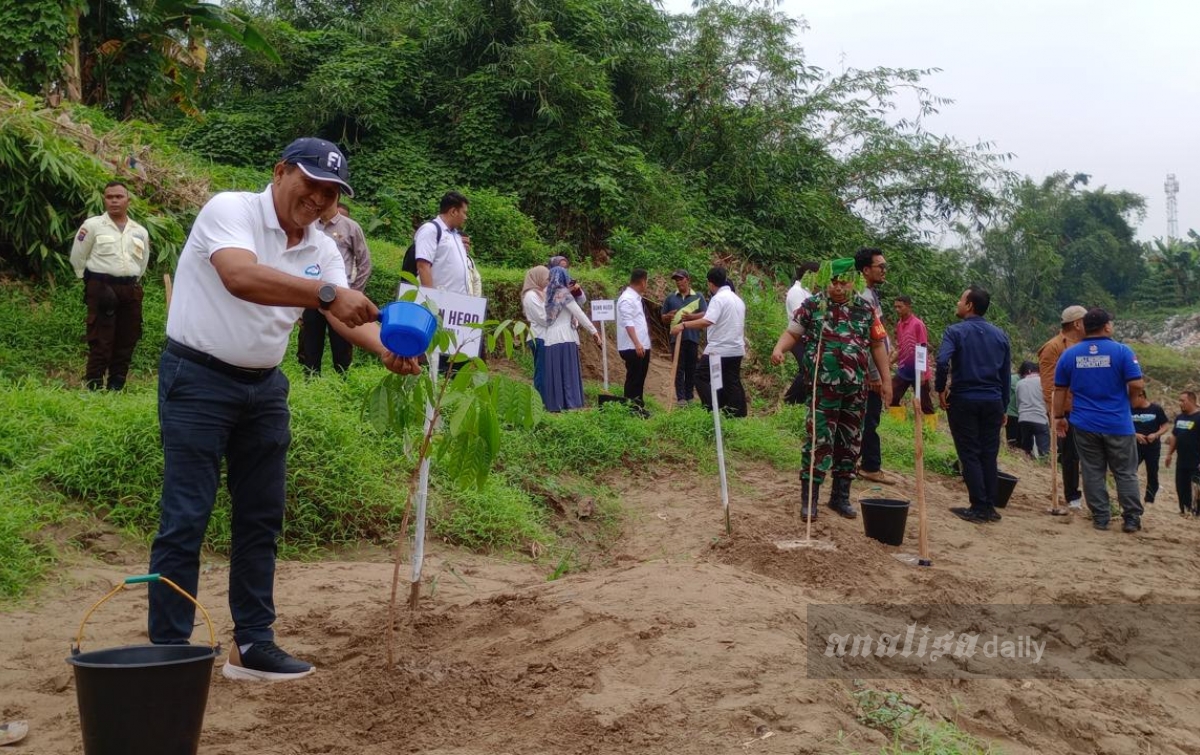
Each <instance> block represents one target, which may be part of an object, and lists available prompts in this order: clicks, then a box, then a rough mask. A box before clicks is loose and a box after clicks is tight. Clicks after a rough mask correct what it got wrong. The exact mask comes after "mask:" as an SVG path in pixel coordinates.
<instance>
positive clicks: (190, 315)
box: [149, 139, 419, 680]
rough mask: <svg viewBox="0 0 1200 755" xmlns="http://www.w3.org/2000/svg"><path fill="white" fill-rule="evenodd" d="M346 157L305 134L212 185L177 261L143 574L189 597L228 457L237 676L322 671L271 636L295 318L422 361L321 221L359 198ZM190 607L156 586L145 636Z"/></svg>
mask: <svg viewBox="0 0 1200 755" xmlns="http://www.w3.org/2000/svg"><path fill="white" fill-rule="evenodd" d="M348 179H349V173H348V171H347V168H346V158H345V156H344V155H343V154H342V152H341V150H339V149H338V148H337V147H336V146H334V145H333V144H332V143H330V142H327V141H324V140H322V139H298V140H296V141H295V142H293V143H292V144H291V145H290V146H288V148H287V149H286V150H284V152H283V156H282V157H281V158H280V161H279V163H277V164H276V165H275V170H274V175H273V176H272V180H271V185H270V186H268V187H267V189H266V191H264V192H262V193H261V194H255V193H252V192H226V193H222V194H217V195H216V196H215V197H213V198H212V199H211V200H209V202H208V203H207V204H206V205H205V206H204V208H203V209H201V210H200V214H199V215H198V216H197V217H196V222H195V224H194V225H193V226H192V232H191V234H190V235H189V236H188V240H187V243H186V244H185V245H184V247H183V251H182V252H181V253H180V256H179V267H178V268H177V270H176V273H175V291H174V296H173V298H172V299H171V307H170V311H169V312H168V313H167V347H166V350H165V351H164V352H163V355H162V359H161V361H160V363H159V372H158V396H159V399H158V415H159V424H160V427H161V435H162V443H163V456H164V461H165V466H164V470H163V492H162V499H161V506H162V515H161V520H160V523H159V529H158V535H157V536H156V537H155V539H154V545H153V548H152V549H151V553H150V571H151V572H152V573H157V574H161V575H163V576H164V577H168V578H170V579H171V580H172V581H174V582H175V583H176V584H178V585H179V586H180V587H182V588H183V589H184V590H186V591H187V592H188V593H190V594H192V595H195V594H196V590H197V587H198V584H199V576H200V575H199V572H200V546H201V543H202V541H203V539H204V531H205V529H206V528H207V526H208V519H209V515H210V514H211V513H212V507H213V503H214V501H215V499H216V493H217V484H218V482H219V480H220V469H221V461H222V459H224V460H225V463H226V466H227V477H228V480H227V482H228V487H229V490H230V492H231V494H232V506H233V532H232V544H231V552H232V558H231V560H230V568H229V609H230V612H231V614H232V616H233V622H234V629H233V637H234V647H233V648H232V649H231V650H230V654H229V660H228V661H227V662H226V663H225V666H224V668H223V673H224V675H225V676H226V677H229V678H231V679H266V680H280V679H294V678H298V677H301V676H306V675H308V674H310V673H312V671H313V666H312V665H311V664H309V663H307V662H305V661H302V660H299V659H297V658H293V657H292V656H291V655H289V654H288V653H287V652H286V651H284V650H283V649H282V648H280V647H279V646H278V645H276V644H275V641H274V640H275V637H274V632H273V631H272V629H271V625H272V624H273V623H274V621H275V603H274V586H275V584H274V583H275V542H276V539H277V538H278V537H279V533H280V531H281V529H282V526H283V510H284V498H285V491H284V485H285V478H286V473H287V470H286V467H285V462H286V457H287V450H288V444H289V443H290V441H291V429H290V423H289V420H290V413H289V411H288V404H287V397H288V381H287V378H286V377H285V376H284V374H283V373H282V372H280V370H279V363H280V362H281V361H282V360H283V355H284V352H285V350H286V349H287V345H288V339H289V336H290V335H291V332H292V326H293V325H294V324H295V322H296V320H297V319H298V318H299V317H300V313H301V312H302V311H303V309H304V308H305V307H313V306H315V307H317V308H318V309H319V310H320V311H322V312H323V313H324V314H325V317H326V319H327V320H328V321H329V324H330V325H331V326H332V327H333V329H334V330H335V331H337V332H338V333H339V334H340V335H341V336H342V337H343V338H345V339H346V340H348V341H350V342H351V343H353V344H355V345H356V346H359V347H361V348H363V349H365V350H367V351H370V352H372V353H375V354H378V355H379V356H380V358H381V359H382V360H383V363H384V365H385V366H386V367H387V368H388V369H389V370H391V371H393V372H397V373H400V374H417V373H418V372H419V367H418V366H417V363H416V361H415V360H411V359H401V358H399V357H397V356H395V355H394V354H391V353H390V352H388V351H387V350H386V349H385V348H384V346H383V344H382V343H381V342H380V340H379V325H378V323H376V322H375V320H376V318H377V317H378V314H379V310H378V309H377V308H376V307H375V305H374V304H372V303H371V301H370V299H368V298H367V297H366V296H364V295H363V294H362V293H361V292H359V291H355V290H353V289H351V288H348V287H347V284H346V270H345V264H344V263H343V261H342V256H341V254H340V253H338V250H337V245H336V244H335V243H334V241H333V239H331V238H329V237H328V236H326V235H325V234H324V233H322V232H321V231H320V230H319V229H318V228H317V226H316V220H317V218H318V217H320V215H321V214H322V213H323V212H325V211H326V210H327V209H328V208H329V207H330V205H332V204H334V203H335V202H337V200H338V196H339V193H340V191H345V192H346V193H347V195H349V196H353V193H352V191H351V189H350V185H349V184H348V183H347V181H348ZM194 619H195V609H194V607H193V605H192V603H191V602H190V601H187V600H185V599H184V598H182V597H181V596H179V595H177V594H176V593H175V592H173V591H172V590H170V589H169V588H167V587H166V586H165V585H162V584H152V585H151V587H150V617H149V628H150V641H151V642H154V643H156V644H183V643H186V642H187V641H188V638H189V637H191V634H192V625H193V622H194Z"/></svg>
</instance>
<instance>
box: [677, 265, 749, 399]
mask: <svg viewBox="0 0 1200 755" xmlns="http://www.w3.org/2000/svg"><path fill="white" fill-rule="evenodd" d="M708 293H709V300H708V309H706V310H705V311H704V316H703V317H700V318H697V319H695V320H688V321H686V322H681V323H679V324H678V325H676V326H675V327H674V328H672V329H671V333H672V334H675V335H678V334H680V333H682V332H683V331H684V330H690V329H701V330H703V329H707V330H708V345H707V346H705V348H704V356H702V357H701V358H700V363H699V364H698V365H696V393H698V394H699V395H700V402H701V403H702V404H704V408H705V409H709V410H711V409H712V382H711V380H712V379H711V377H710V370H711V369H712V368H711V367H710V366H709V363H710V362H711V360H713V359H720V360H721V385H722V387H721V388H720V389H719V390H718V391H717V406H718V408H720V409H721V410H722V411H724V412H725V413H726V414H730V415H732V416H734V417H745V416H746V391H745V389H744V388H743V387H742V357H744V356H746V303H745V302H743V301H742V300H741V298H740V297H739V296H738V295H737V294H735V293H734V292H733V284H731V283H730V282H729V277H728V275H727V274H726V272H725V268H723V267H714V268H712V269H711V270H709V271H708Z"/></svg>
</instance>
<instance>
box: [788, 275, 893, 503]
mask: <svg viewBox="0 0 1200 755" xmlns="http://www.w3.org/2000/svg"><path fill="white" fill-rule="evenodd" d="M822 282H824V283H826V286H825V289H824V291H822V292H821V293H818V294H816V295H814V296H813V297H811V298H810V299H808V300H807V301H805V302H804V304H803V305H801V307H800V309H799V311H798V312H797V314H796V315H795V316H794V317H793V318H792V319H791V321H790V322H788V327H787V330H785V331H784V332H783V333H782V334H781V335H780V336H779V341H778V343H776V344H775V349H774V351H773V352H772V353H771V363H772V364H776V365H778V364H782V363H783V360H784V355H785V354H787V353H788V352H790V351H791V350H792V347H793V346H795V345H796V344H800V345H801V347H802V348H803V350H804V354H805V359H804V361H803V370H804V372H805V380H806V381H808V384H809V385H812V378H813V369H814V367H813V366H814V364H815V365H817V368H816V378H817V386H816V391H815V395H814V396H813V397H812V399H811V403H810V404H809V417H808V421H806V422H805V430H806V436H807V437H806V440H805V445H804V449H803V456H802V459H803V466H802V467H801V469H800V480H801V483H802V485H801V501H802V505H801V512H802V515H803V517H804V518H805V519H806V520H807V519H810V518H813V519H815V518H816V516H817V500H818V490H819V488H820V485H821V482H822V481H823V480H824V478H825V475H826V474H827V473H830V472H832V475H833V489H832V490H831V491H830V494H829V507H830V508H832V509H833V510H834V511H836V512H838V513H839V514H841V515H842V516H844V517H847V518H854V517H856V516H858V512H857V511H855V510H854V507H853V506H851V505H850V483H851V481H852V480H853V479H854V468H855V465H856V464H857V463H858V457H859V452H860V450H861V448H862V420H863V413H864V412H865V410H866V405H867V404H866V402H867V364H868V360H869V359H873V360H874V361H875V366H876V367H877V368H878V369H879V372H880V374H887V369H888V356H887V347H886V345H885V338H886V337H887V336H886V333H885V332H884V329H883V325H882V324H881V323H880V322H879V318H878V317H877V316H876V315H875V311H874V310H873V309H872V307H871V304H870V302H868V301H867V300H866V299H864V298H863V297H862V296H860V295H859V294H858V293H857V292H856V287H858V286H861V279H860V278H859V275H858V273H857V272H855V270H854V260H853V259H839V260H834V261H832V262H826V263H824V265H823V266H822V269H821V270H820V271H819V272H818V273H817V277H816V280H815V283H816V284H817V285H820V284H821V283H822ZM882 391H883V400H884V402H890V400H891V395H890V394H891V386H890V385H888V383H887V381H884V383H883V387H882ZM814 430H815V433H814ZM814 434H815V436H816V437H815V439H814V438H813V435H814ZM814 440H815V443H814ZM814 446H815V451H814ZM814 452H815V454H816V458H815V461H814V460H813V459H812V458H811V455H812V454H813V453H814ZM810 469H812V470H813V471H812V479H811V480H810V479H809V474H810V472H809V470H810Z"/></svg>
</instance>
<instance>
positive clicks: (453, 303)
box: [397, 283, 487, 357]
mask: <svg viewBox="0 0 1200 755" xmlns="http://www.w3.org/2000/svg"><path fill="white" fill-rule="evenodd" d="M412 288H413V287H412V286H410V285H409V284H407V283H401V284H400V290H399V291H398V292H397V294H403V293H404V292H406V291H411V290H412ZM426 299H429V300H431V301H432V302H433V303H434V304H436V305H437V308H438V316H439V317H440V318H441V321H442V327H443V328H446V329H447V330H450V331H453V332H454V338H455V341H456V342H457V346H456V347H455V348H458V349H459V350H460V352H461V353H463V354H465V355H466V356H468V357H477V356H479V347H480V345H481V344H482V343H483V331H482V330H480V329H479V328H473V327H470V326H471V325H472V324H475V325H477V324H479V323H481V322H483V318H484V316H485V314H486V313H487V299H484V298H482V297H478V296H467V295H466V294H455V293H451V292H449V291H442V290H440V289H435V288H425V287H424V286H422V287H421V288H419V289H417V299H416V301H417V303H418V304H421V303H423V302H424V301H425V300H426ZM460 347H461V348H460Z"/></svg>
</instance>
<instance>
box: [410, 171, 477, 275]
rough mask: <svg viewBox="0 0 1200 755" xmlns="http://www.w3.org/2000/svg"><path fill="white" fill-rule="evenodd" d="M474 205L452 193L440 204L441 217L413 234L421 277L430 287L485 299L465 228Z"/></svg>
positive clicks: (439, 214)
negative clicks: (470, 208)
mask: <svg viewBox="0 0 1200 755" xmlns="http://www.w3.org/2000/svg"><path fill="white" fill-rule="evenodd" d="M469 206H470V202H468V201H467V198H466V197H464V196H463V195H462V194H459V193H458V192H457V191H448V192H446V193H445V194H444V195H443V196H442V201H441V202H440V203H439V204H438V216H437V217H436V218H434V219H433V220H430V221H429V222H428V223H425V224H423V225H422V226H421V227H420V228H418V229H417V232H416V233H415V234H413V251H414V253H415V256H416V258H417V277H418V278H419V279H420V281H421V285H422V286H425V287H426V288H437V289H441V290H442V291H449V292H450V293H454V294H463V295H465V296H482V295H483V292H482V291H481V290H478V286H477V283H476V279H477V277H478V273H477V272H476V271H475V263H474V262H473V261H472V260H471V256H470V254H469V253H468V249H467V242H466V237H465V236H463V235H462V228H463V226H464V225H466V222H467V210H468V209H469Z"/></svg>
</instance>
